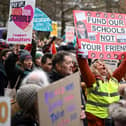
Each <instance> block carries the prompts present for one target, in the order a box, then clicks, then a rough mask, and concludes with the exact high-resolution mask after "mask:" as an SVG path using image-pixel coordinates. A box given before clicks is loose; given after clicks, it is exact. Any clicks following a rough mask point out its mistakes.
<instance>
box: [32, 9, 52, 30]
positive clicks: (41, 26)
mask: <svg viewBox="0 0 126 126" xmlns="http://www.w3.org/2000/svg"><path fill="white" fill-rule="evenodd" d="M33 30H35V31H52V20H51V19H50V18H49V17H48V16H47V15H46V14H45V13H44V12H43V11H42V10H40V9H39V8H35V14H34V21H33Z"/></svg>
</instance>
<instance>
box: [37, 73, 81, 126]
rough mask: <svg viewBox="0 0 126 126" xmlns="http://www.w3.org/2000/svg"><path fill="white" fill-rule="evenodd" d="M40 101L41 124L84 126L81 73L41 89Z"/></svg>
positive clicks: (48, 125)
mask: <svg viewBox="0 0 126 126" xmlns="http://www.w3.org/2000/svg"><path fill="white" fill-rule="evenodd" d="M38 103H39V120H40V125H41V126H44V125H45V126H83V124H82V121H81V120H80V111H81V108H80V106H81V96H80V78H79V73H75V74H73V75H71V76H68V77H65V78H64V79H61V80H59V81H57V82H55V83H52V84H51V85H50V86H48V87H47V88H44V89H42V90H40V91H39V92H38Z"/></svg>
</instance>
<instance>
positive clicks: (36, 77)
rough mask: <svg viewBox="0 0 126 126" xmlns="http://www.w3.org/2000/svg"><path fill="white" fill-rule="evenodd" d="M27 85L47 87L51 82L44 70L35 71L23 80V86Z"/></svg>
mask: <svg viewBox="0 0 126 126" xmlns="http://www.w3.org/2000/svg"><path fill="white" fill-rule="evenodd" d="M26 84H36V85H39V86H41V87H45V86H48V85H49V81H48V77H47V75H46V73H45V72H44V71H43V70H41V69H35V70H33V71H32V72H30V73H29V74H28V75H27V76H26V77H25V78H24V79H23V81H22V83H21V86H23V85H26Z"/></svg>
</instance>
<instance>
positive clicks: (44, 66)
mask: <svg viewBox="0 0 126 126" xmlns="http://www.w3.org/2000/svg"><path fill="white" fill-rule="evenodd" d="M41 66H42V69H43V70H44V71H46V72H51V70H52V59H50V58H47V59H46V63H44V64H41Z"/></svg>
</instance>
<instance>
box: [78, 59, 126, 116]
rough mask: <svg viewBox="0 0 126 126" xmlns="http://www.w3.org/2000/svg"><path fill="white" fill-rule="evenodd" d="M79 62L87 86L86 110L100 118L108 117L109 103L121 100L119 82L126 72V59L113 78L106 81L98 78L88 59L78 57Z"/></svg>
mask: <svg viewBox="0 0 126 126" xmlns="http://www.w3.org/2000/svg"><path fill="white" fill-rule="evenodd" d="M78 64H79V67H80V71H81V74H82V77H83V80H84V82H85V83H86V86H87V103H86V111H87V112H89V113H90V114H92V115H94V116H97V117H99V118H106V117H107V116H108V114H107V107H108V105H109V104H111V103H113V102H115V101H118V100H119V95H118V93H117V92H118V86H119V84H118V82H120V81H121V79H122V77H123V76H124V75H125V73H126V60H123V61H122V63H121V64H120V66H119V67H118V68H117V69H116V70H115V71H114V72H113V74H112V78H109V79H108V81H105V82H103V81H102V80H100V78H99V80H96V77H95V75H94V74H93V73H92V71H91V70H90V68H89V66H88V62H87V60H86V59H83V58H79V57H78Z"/></svg>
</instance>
